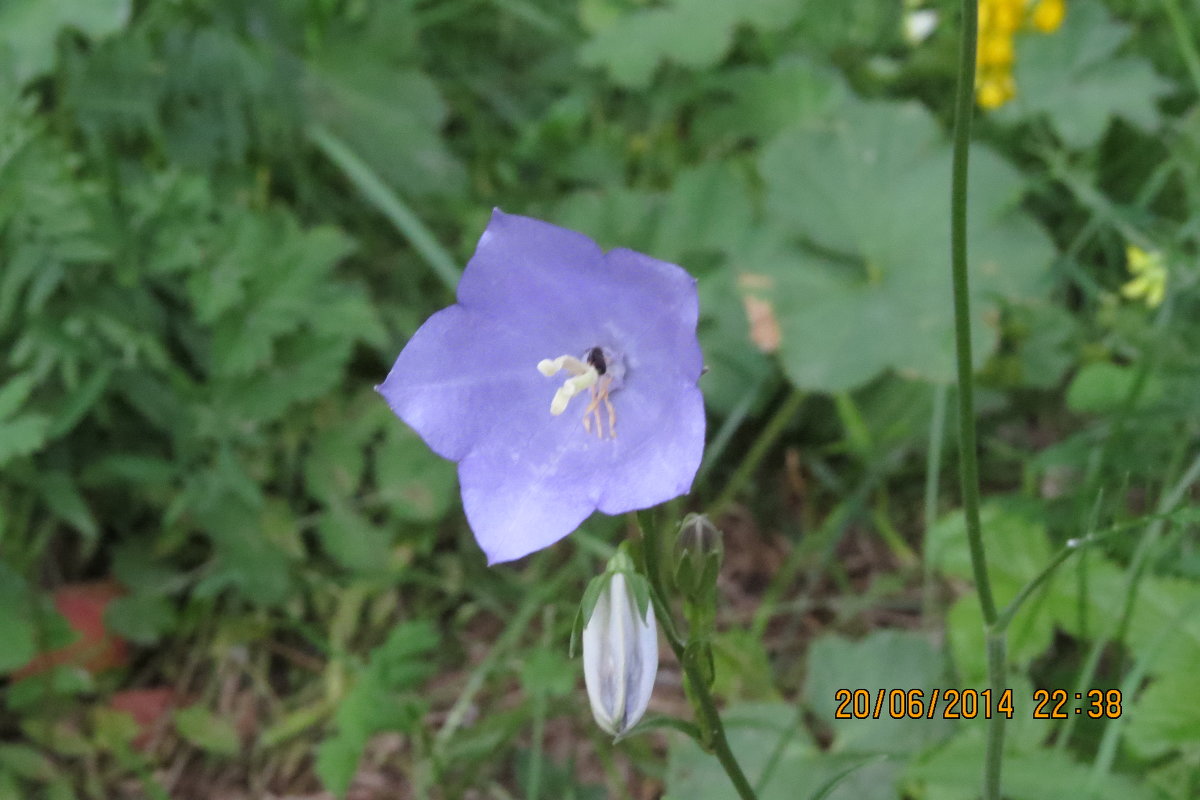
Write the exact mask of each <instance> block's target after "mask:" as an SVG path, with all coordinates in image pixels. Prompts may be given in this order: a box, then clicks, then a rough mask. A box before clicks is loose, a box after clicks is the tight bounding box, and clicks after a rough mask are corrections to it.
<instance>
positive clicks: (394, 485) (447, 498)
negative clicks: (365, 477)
mask: <svg viewBox="0 0 1200 800" xmlns="http://www.w3.org/2000/svg"><path fill="white" fill-rule="evenodd" d="M375 481H376V485H377V487H378V491H379V495H380V497H381V498H382V499H383V500H384V502H386V503H387V504H388V505H389V507H390V508H391V511H392V513H393V514H394V515H395V516H396V517H397V518H398V519H402V520H407V521H411V522H430V521H433V520H437V519H440V518H441V517H442V516H444V515H445V514H446V512H447V511H449V509H450V505H451V503H453V502H454V490H455V487H456V486H457V483H458V481H457V473H456V470H455V467H454V464H453V463H452V462H449V461H446V460H445V459H444V458H441V457H439V456H437V455H435V454H434V453H433V452H432V451H431V450H430V449H429V447H428V446H427V445H426V444H425V443H424V442H422V441H421V439H420V438H419V437H418V436H417V435H416V434H415V433H414V432H413V431H412V429H411V428H409V427H408V426H407V425H401V424H393V425H389V426H388V434H387V437H386V439H385V440H384V443H383V444H382V445H381V446H380V447H378V448H377V449H376V450H375Z"/></svg>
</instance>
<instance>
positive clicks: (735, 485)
mask: <svg viewBox="0 0 1200 800" xmlns="http://www.w3.org/2000/svg"><path fill="white" fill-rule="evenodd" d="M803 402H804V392H803V391H801V390H800V389H793V390H792V391H791V393H790V394H789V395H788V396H787V398H786V399H785V400H784V401H783V402H782V403H780V404H779V408H777V409H776V410H775V414H774V415H773V416H772V417H771V419H769V420H768V421H767V424H766V425H765V426H763V429H762V432H761V433H760V434H759V435H758V438H757V439H755V440H754V444H752V445H750V449H749V450H748V451H747V452H746V457H745V458H743V459H742V462H741V463H740V464H738V465H737V469H735V470H734V471H733V475H732V476H730V478H729V482H728V483H726V484H725V489H724V490H723V491H722V492H721V494H719V495H717V499H716V500H714V501H713V503H712V505H711V506H709V509H708V514H709V516H712V517H715V516H716V515H718V514H720V513H721V512H722V511H724V510H725V508H726V506H728V505H729V504H730V503H731V502H733V498H734V497H736V496H737V493H738V492H740V491H741V489H742V486H743V485H745V483H746V481H748V480H750V476H751V475H753V474H754V470H756V469H758V465H759V463H760V462H761V461H762V460H763V457H764V456H766V454H767V451H768V450H770V449H771V447H772V446H773V445H774V444H775V440H776V439H778V438H779V436H780V434H782V433H783V429H784V428H785V427H786V426H787V424H788V423H789V422H791V420H792V417H794V416H795V415H796V412H797V411H799V410H800V404H801V403H803Z"/></svg>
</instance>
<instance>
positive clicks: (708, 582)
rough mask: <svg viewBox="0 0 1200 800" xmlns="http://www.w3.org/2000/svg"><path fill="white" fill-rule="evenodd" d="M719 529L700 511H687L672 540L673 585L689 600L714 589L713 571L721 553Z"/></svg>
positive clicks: (718, 566)
mask: <svg viewBox="0 0 1200 800" xmlns="http://www.w3.org/2000/svg"><path fill="white" fill-rule="evenodd" d="M721 538H722V537H721V531H719V530H718V529H717V526H715V525H713V524H712V522H710V521H709V519H708V517H706V516H704V515H703V514H688V515H687V516H686V517H684V518H683V523H682V524H681V525H680V526H679V537H678V538H677V539H676V540H675V585H676V586H678V587H679V591H681V592H683V594H684V596H685V597H687V598H688V599H691V600H696V599H699V598H701V597H706V596H708V595H709V594H711V593H712V592H713V591H715V589H716V585H717V573H718V572H720V570H721V560H722V559H723V558H724V556H725V546H724V544H723V543H722V541H721Z"/></svg>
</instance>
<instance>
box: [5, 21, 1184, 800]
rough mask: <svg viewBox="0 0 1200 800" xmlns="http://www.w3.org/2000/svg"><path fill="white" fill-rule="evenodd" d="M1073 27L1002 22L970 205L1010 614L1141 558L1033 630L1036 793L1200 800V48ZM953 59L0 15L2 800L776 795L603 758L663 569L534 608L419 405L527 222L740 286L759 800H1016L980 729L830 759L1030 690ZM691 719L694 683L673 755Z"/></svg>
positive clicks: (853, 24) (742, 667) (724, 360)
mask: <svg viewBox="0 0 1200 800" xmlns="http://www.w3.org/2000/svg"><path fill="white" fill-rule="evenodd" d="M1047 2H1049V0H1030V2H1028V3H1021V2H1019V0H1018V1H1017V2H1005V1H1003V0H988V1H987V2H985V3H984V5H985V7H986V11H987V13H989V14H993V15H995V14H1000V13H1010V12H1011V13H1013V14H1016V17H1015V19H1016V23H1014V25H1015V27H1014V28H1013V29H1012V30H1007V32H1006V31H1005V30H1000V31H999V32H997V30H996V29H995V25H996V24H997V23H995V22H994V17H993V22H992V23H991V25H992V27H990V28H986V29H985V30H984V36H985V38H986V37H988V36H999V37H1000V38H999V39H986V41H984V40H981V52H982V51H983V45H984V44H988V45H989V46H991V47H993V48H994V49H990V50H988V51H987V52H989V53H991V54H992V55H991V56H988V57H989V58H994V59H999V60H998V61H997V62H996V63H992V64H991V66H990V67H989V69H991V70H993V72H990V73H989V75H991V76H993V77H995V76H997V75H998V76H999V77H998V78H997V79H998V80H1003V81H1009V82H1010V83H1006V84H1005V85H1006V86H1008V87H1009V88H1010V89H1012V92H1013V94H1012V97H1011V99H1008V100H1007V101H1005V102H1002V103H1001V104H999V106H998V107H992V106H995V105H996V103H995V102H993V101H994V99H995V98H994V97H992V96H989V97H991V99H990V100H987V101H986V102H985V99H986V98H985V97H984V95H983V94H982V93H981V95H980V100H981V103H983V104H984V105H987V106H989V107H988V108H986V109H979V110H978V117H977V121H976V129H975V143H974V144H973V146H972V153H971V159H972V162H971V180H972V183H971V195H970V202H971V228H970V237H971V238H970V246H971V254H972V255H971V267H972V280H973V285H972V290H973V300H974V308H973V312H974V323H975V336H976V357H977V368H978V381H979V392H980V394H979V405H980V407H981V411H982V418H981V425H982V428H981V442H982V454H981V457H982V468H983V480H984V489H985V492H986V494H987V496H988V499H987V503H986V506H985V516H984V522H985V535H986V536H987V546H988V548H989V559H990V561H991V568H992V571H993V580H994V582H995V583H996V589H997V592H998V594H999V600H1000V601H1001V602H1006V601H1007V600H1009V599H1011V598H1012V597H1013V596H1014V595H1015V594H1016V593H1017V592H1018V591H1019V590H1020V588H1021V587H1022V586H1023V585H1025V584H1026V583H1027V582H1028V581H1029V580H1030V579H1032V578H1033V577H1034V576H1036V575H1037V574H1038V573H1039V572H1040V571H1041V570H1042V569H1043V568H1044V567H1045V566H1046V565H1047V564H1048V563H1049V562H1050V560H1051V558H1052V557H1053V555H1054V554H1055V553H1056V552H1058V551H1059V550H1060V549H1061V548H1063V547H1064V546H1065V545H1066V543H1067V542H1068V541H1069V540H1072V539H1079V538H1081V537H1084V536H1086V535H1089V534H1091V535H1093V537H1094V541H1093V544H1092V546H1090V547H1087V548H1084V549H1082V550H1081V552H1080V553H1079V554H1078V555H1076V556H1073V557H1071V558H1069V559H1068V560H1067V561H1065V562H1064V564H1063V566H1061V567H1060V568H1059V569H1058V570H1057V571H1056V572H1055V573H1054V575H1053V577H1052V578H1051V579H1050V580H1049V581H1048V582H1046V583H1045V584H1043V585H1042V586H1041V587H1040V588H1039V589H1038V591H1037V592H1036V593H1035V595H1034V596H1033V597H1032V598H1031V599H1030V601H1029V602H1028V603H1027V604H1026V605H1025V606H1024V607H1023V608H1022V611H1021V612H1020V614H1019V615H1018V616H1017V618H1016V620H1015V621H1014V623H1013V626H1012V629H1011V632H1010V651H1011V653H1010V662H1011V663H1010V680H1011V685H1012V687H1013V690H1014V721H1013V722H1012V723H1011V725H1010V733H1009V751H1008V754H1007V756H1006V767H1005V770H1006V771H1005V776H1006V784H1005V788H1006V794H1007V795H1008V796H1009V797H1012V798H1014V800H1040V799H1041V798H1047V800H1048V799H1049V798H1055V800H1057V798H1062V797H1071V798H1088V797H1097V798H1109V797H1112V798H1118V797H1119V798H1122V800H1125V799H1126V798H1164V799H1172V800H1186V798H1194V797H1197V796H1200V681H1197V680H1196V675H1197V667H1198V666H1200V549H1198V547H1197V535H1196V532H1197V523H1198V522H1200V514H1197V513H1196V510H1195V500H1196V498H1197V487H1198V485H1200V483H1198V479H1200V314H1198V311H1200V291H1198V289H1197V283H1198V280H1200V269H1198V267H1197V241H1198V236H1200V112H1197V107H1196V101H1197V97H1198V91H1200V55H1198V50H1200V35H1198V31H1200V2H1197V0H1162V2H1136V0H1110V1H1109V2H1099V0H1072V1H1071V2H1068V3H1067V4H1066V16H1065V19H1063V20H1062V21H1061V24H1060V25H1053V26H1051V25H1042V24H1041V23H1039V24H1035V22H1034V19H1035V18H1034V17H1033V15H1034V14H1035V12H1036V10H1037V7H1038V6H1039V5H1040V4H1043V3H1047ZM956 10H957V3H953V2H938V1H937V0H930V1H929V2H923V3H921V2H916V3H914V2H902V0H742V1H741V2H738V3H733V2H724V1H723V0H670V2H650V1H649V0H578V2H561V1H560V0H387V1H385V0H304V1H303V2H302V1H301V0H252V1H251V2H241V1H240V0H140V1H138V0H56V2H49V1H48V0H0V673H2V674H3V675H4V676H6V677H5V678H4V681H5V684H4V697H3V708H2V710H0V800H6V799H7V798H32V797H46V798H52V799H53V800H58V798H125V797H128V798H135V797H136V798H141V797H147V798H164V797H169V798H266V797H292V798H300V797H303V798H325V797H343V796H349V797H352V798H360V799H365V798H384V797H387V798H397V797H398V798H409V797H414V798H416V797H419V798H443V797H445V798H459V797H463V798H485V797H486V798H492V797H497V798H508V797H513V798H517V797H524V798H538V797H541V798H551V797H556V798H557V797H563V798H570V797H574V798H602V797H619V798H638V799H639V800H640V799H641V798H651V797H660V796H665V797H672V798H676V799H677V800H682V799H684V798H686V799H687V800H701V798H724V797H728V796H731V795H730V790H729V789H728V788H727V785H726V783H725V779H724V777H723V775H721V773H720V772H719V768H718V767H717V765H716V763H715V762H714V761H712V760H711V758H710V757H709V756H707V755H706V754H703V753H701V752H699V750H697V749H696V748H695V746H694V745H693V744H692V743H691V742H690V741H689V740H686V739H684V738H683V737H679V738H674V737H672V736H667V735H666V734H663V733H661V732H654V733H649V734H646V735H643V736H637V737H634V738H632V739H630V740H628V741H625V742H623V743H621V744H619V745H617V746H613V745H611V744H610V743H609V742H607V741H605V738H604V736H603V735H602V734H601V733H600V732H599V731H597V730H595V729H594V727H593V726H592V723H591V720H590V717H589V714H588V711H587V703H586V700H585V698H584V695H583V692H582V688H581V680H580V670H579V666H578V664H577V663H575V662H572V661H571V660H569V659H568V656H567V646H566V643H567V638H568V632H569V628H570V624H571V621H572V619H573V617H574V613H575V605H576V603H577V602H578V598H579V593H580V592H581V591H582V587H583V585H584V584H585V583H586V581H587V580H588V579H589V578H591V577H592V576H593V575H594V574H596V572H597V571H598V570H599V569H600V568H601V565H602V564H603V559H604V558H605V557H606V556H607V555H608V554H610V553H611V552H612V548H613V547H614V546H615V544H616V543H617V541H618V540H619V538H620V537H621V536H622V534H623V531H624V527H625V523H624V521H623V520H620V519H608V518H603V517H596V518H595V519H593V520H591V521H589V522H588V523H587V524H586V525H585V526H584V528H583V529H582V530H581V531H579V532H577V533H576V534H575V535H573V536H572V537H570V538H569V539H568V540H566V541H564V542H563V543H562V544H560V545H557V546H556V547H554V548H552V549H551V550H549V551H547V552H544V553H541V554H538V555H536V556H533V557H530V558H528V559H526V560H524V561H523V562H520V563H519V564H517V565H515V566H504V567H500V568H497V569H493V570H488V569H487V568H486V566H485V564H484V559H483V556H482V554H481V553H480V551H479V550H478V548H477V547H476V546H475V544H474V542H473V541H472V540H471V537H470V532H469V530H468V529H467V528H466V524H465V521H464V520H463V517H462V512H461V508H460V507H459V503H458V495H457V485H456V479H455V474H454V467H453V465H452V464H449V463H447V462H443V461H442V460H440V459H438V458H437V457H436V456H434V455H432V454H431V453H430V452H429V451H428V450H427V448H426V447H425V445H424V444H423V443H422V442H421V441H420V440H419V439H418V438H417V437H416V436H415V434H413V433H412V432H411V431H410V430H409V429H408V428H407V427H406V426H404V425H403V424H402V423H400V422H399V421H398V420H396V419H395V418H394V417H393V416H392V415H391V413H390V411H389V410H388V409H387V407H386V404H385V403H383V402H382V401H381V400H380V399H379V398H378V397H377V396H376V395H375V394H374V392H373V387H374V385H375V384H377V383H379V382H380V381H381V380H382V379H383V377H384V376H385V375H386V374H387V370H388V368H389V366H390V364H391V362H392V360H393V359H394V358H395V356H396V354H397V353H398V352H399V350H400V348H401V347H402V346H403V343H404V342H405V341H406V340H407V338H408V337H409V336H410V335H411V334H412V333H413V332H414V331H415V330H416V328H417V326H418V325H419V324H420V323H421V321H422V320H423V319H424V318H425V317H426V316H428V315H429V314H430V313H431V312H433V311H434V310H436V309H438V308H441V307H443V306H445V305H447V304H448V303H450V302H452V301H453V287H454V285H455V282H456V280H457V275H458V272H459V271H460V270H461V265H462V264H464V263H465V262H466V259H467V258H468V257H469V256H470V254H471V252H472V250H473V248H474V243H475V241H476V240H477V238H478V235H479V233H480V232H481V231H482V230H483V227H484V225H485V224H486V221H487V218H488V216H489V214H490V211H491V209H492V207H494V206H498V207H501V208H503V209H504V210H505V211H508V212H512V213H522V214H530V215H534V216H538V217H541V218H543V219H548V220H550V221H553V222H556V223H558V224H561V225H565V226H568V227H572V228H575V229H577V230H580V231H583V232H585V233H587V234H588V235H590V236H592V237H594V238H595V239H597V240H598V241H599V242H600V243H601V244H602V245H604V246H605V247H613V246H617V245H620V246H626V247H631V248H634V249H639V250H642V251H644V252H647V253H650V254H652V255H654V256H657V257H659V258H663V259H667V260H671V261H675V262H678V263H680V264H682V265H684V266H685V267H686V268H687V269H688V270H689V271H691V272H692V274H694V275H696V276H697V277H698V278H699V281H700V292H701V301H702V312H701V313H702V319H701V329H700V336H701V342H702V345H703V346H704V349H705V357H706V362H707V364H708V366H709V368H710V371H709V373H708V374H707V375H706V376H705V377H704V378H703V380H702V388H703V389H704V392H705V395H706V400H707V406H708V410H709V418H710V426H709V437H708V442H709V446H708V453H707V457H706V460H705V464H704V466H703V467H702V470H701V474H700V476H699V479H698V481H697V484H696V487H695V490H694V491H693V493H692V495H690V496H689V497H688V498H687V499H686V501H685V502H684V503H683V504H682V506H681V508H682V507H686V508H688V509H692V510H705V509H707V510H709V511H710V512H713V513H714V514H715V515H716V516H715V518H716V520H717V521H718V523H719V524H720V525H721V526H722V527H723V528H724V529H725V532H726V553H727V557H726V564H725V570H724V573H723V575H722V579H721V582H720V585H719V588H720V593H721V601H722V615H721V618H720V620H719V625H720V628H721V629H722V631H724V632H723V633H722V634H721V635H720V637H719V638H718V641H717V642H716V643H715V644H716V648H717V654H718V671H719V675H718V683H717V686H716V687H715V690H716V693H717V694H718V696H719V697H720V698H721V699H722V700H723V702H724V703H725V704H726V707H727V708H728V715H729V718H730V720H731V722H730V725H731V737H732V739H733V742H734V748H735V750H737V751H738V752H739V753H740V754H742V756H743V758H744V759H745V760H746V763H747V767H748V770H749V771H750V773H751V777H752V778H754V779H756V780H758V781H759V785H760V788H761V789H762V792H761V795H760V796H761V797H763V798H776V797H778V798H794V797H802V798H803V797H816V796H818V795H819V794H820V792H821V791H822V790H823V789H829V787H830V785H831V784H830V781H831V779H833V778H835V777H837V776H839V775H843V774H846V773H847V770H852V771H851V772H849V777H847V778H846V779H845V780H843V781H842V782H841V783H838V784H836V786H833V787H832V789H829V793H828V794H826V795H824V796H826V797H832V798H838V799H840V800H850V799H851V798H862V799H865V800H874V798H881V799H882V798H901V797H903V798H914V799H917V798H919V799H926V798H927V799H928V800H954V799H955V798H964V799H965V798H971V797H974V796H976V794H977V791H978V789H977V786H978V780H979V764H980V759H981V754H982V748H983V738H982V733H981V725H980V723H981V722H982V720H981V719H976V720H967V719H958V720H943V719H938V720H933V721H921V720H890V719H882V720H851V721H838V720H836V719H835V718H834V717H835V703H834V692H835V691H836V690H837V689H838V688H851V689H854V688H868V689H874V688H887V689H893V688H894V689H916V688H924V689H932V688H934V687H942V688H947V687H958V688H960V689H963V688H968V687H978V686H981V685H982V682H983V675H984V664H983V645H982V633H981V620H980V616H979V610H978V604H977V602H976V600H975V598H974V596H973V594H972V592H971V586H970V580H971V572H970V569H969V563H968V561H967V556H966V545H965V540H964V537H963V534H962V521H961V517H960V516H958V515H956V514H955V513H954V512H953V509H954V508H955V507H956V506H957V504H958V499H957V498H958V490H957V482H956V473H955V469H954V459H953V454H954V437H953V433H952V431H953V430H954V423H955V419H954V414H953V411H951V410H949V409H953V408H954V404H953V402H952V398H953V391H952V390H951V389H949V388H948V383H949V382H950V380H951V378H952V376H953V342H952V336H951V325H952V316H951V305H950V289H949V270H948V249H949V244H948V242H949V237H948V212H949V170H950V167H949V143H948V135H947V130H948V126H949V118H950V106H951V95H952V91H953V85H954V63H955V57H956V41H957V40H956V37H957V32H956V31H957V28H956V26H957V14H956ZM1041 13H1043V14H1049V13H1050V12H1049V11H1043V12H1041ZM1041 19H1042V22H1045V18H1041ZM1039 25H1040V27H1039ZM1006 44H1007V45H1011V55H1006V53H1007V52H1008V51H1006V50H1004V47H1005V46H1006ZM996 54H999V55H996ZM997 63H998V64H999V66H997ZM996 70H999V71H998V72H996ZM481 413H486V410H481ZM1039 688H1040V689H1045V690H1055V689H1062V690H1065V691H1068V692H1074V691H1082V692H1086V691H1087V690H1089V689H1100V690H1103V691H1108V690H1119V691H1121V692H1122V695H1121V697H1122V701H1123V702H1122V706H1121V708H1120V711H1121V712H1122V713H1121V714H1120V717H1119V718H1111V717H1115V714H1113V713H1111V709H1110V710H1108V711H1106V712H1105V713H1103V714H1102V715H1101V716H1102V717H1104V718H1102V719H1095V720H1093V719H1089V718H1088V717H1087V715H1086V714H1078V715H1076V714H1075V713H1073V708H1074V707H1076V706H1081V705H1082V704H1079V703H1073V704H1068V706H1066V708H1067V709H1068V711H1070V713H1068V714H1067V718H1066V719H1065V720H1062V719H1058V720H1056V719H1035V718H1034V712H1035V707H1036V705H1037V704H1036V703H1035V702H1034V694H1033V693H1034V691H1035V690H1037V689H1039ZM1050 705H1051V706H1052V705H1053V703H1051V704H1050ZM685 708H686V704H685V702H684V699H683V695H682V691H681V689H680V679H679V670H678V665H676V664H675V663H673V661H671V659H669V658H667V657H664V663H663V667H662V671H661V673H660V677H659V685H658V692H657V694H656V696H655V699H654V700H653V701H652V703H651V711H652V712H660V713H683V709H685ZM1042 710H1043V711H1044V712H1046V713H1049V711H1050V710H1051V709H1050V708H1049V707H1047V708H1044V709H1042Z"/></svg>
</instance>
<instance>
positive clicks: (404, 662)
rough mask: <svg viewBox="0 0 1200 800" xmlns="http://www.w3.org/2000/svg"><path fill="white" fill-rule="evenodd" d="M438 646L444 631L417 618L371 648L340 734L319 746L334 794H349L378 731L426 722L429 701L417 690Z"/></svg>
mask: <svg viewBox="0 0 1200 800" xmlns="http://www.w3.org/2000/svg"><path fill="white" fill-rule="evenodd" d="M437 645H438V634H437V632H436V631H435V630H434V629H433V627H432V626H431V625H429V624H427V623H423V622H412V623H404V624H401V625H399V626H397V627H396V628H395V629H394V630H393V631H392V632H391V634H390V635H389V636H388V638H387V641H385V642H384V643H383V644H381V645H380V646H379V647H377V648H375V649H374V650H373V651H371V656H370V659H369V661H368V662H367V665H366V667H365V668H364V669H363V670H362V672H361V673H360V674H359V676H358V678H357V680H356V682H355V683H354V686H353V688H351V689H350V691H349V693H347V695H346V696H345V697H344V698H343V699H342V701H341V704H340V705H339V706H338V710H337V713H336V714H334V725H335V732H334V734H333V735H332V736H330V737H329V738H327V739H325V741H323V742H322V743H321V746H320V747H319V748H318V750H317V763H316V770H317V774H318V775H319V776H320V778H321V780H322V781H323V782H324V784H325V786H326V787H327V788H328V789H329V790H330V791H332V792H333V793H334V794H336V795H338V796H339V797H344V796H345V795H346V790H347V789H348V788H349V786H350V780H351V779H352V778H353V777H354V773H355V770H356V769H357V767H358V760H359V758H360V757H361V756H362V752H363V748H365V747H366V744H367V740H368V739H369V738H370V737H371V736H372V735H373V734H376V733H379V732H381V731H400V732H405V733H411V732H412V731H413V730H415V729H416V727H417V726H418V725H419V724H420V721H421V715H422V713H424V709H425V706H426V703H425V701H424V700H422V699H421V698H420V696H419V695H418V694H417V693H416V692H415V690H416V689H417V688H418V687H419V686H420V683H421V681H423V680H424V679H425V678H427V677H428V676H429V675H430V674H432V672H433V671H434V665H433V664H432V663H431V662H430V661H429V654H430V653H431V652H432V651H433V650H434V649H435V648H436V647H437Z"/></svg>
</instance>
